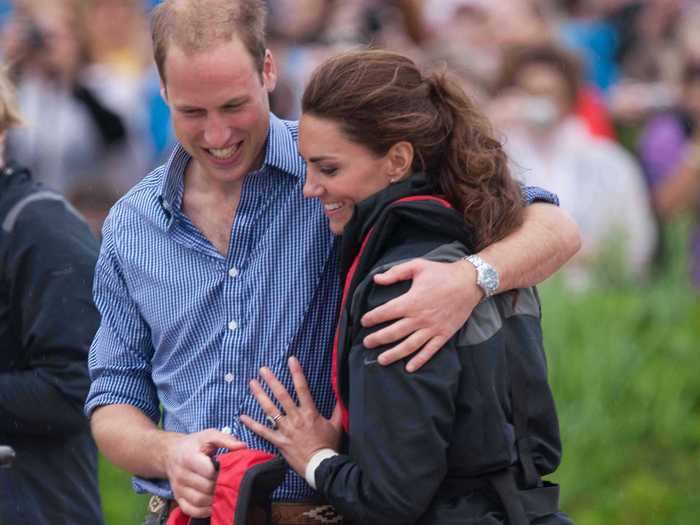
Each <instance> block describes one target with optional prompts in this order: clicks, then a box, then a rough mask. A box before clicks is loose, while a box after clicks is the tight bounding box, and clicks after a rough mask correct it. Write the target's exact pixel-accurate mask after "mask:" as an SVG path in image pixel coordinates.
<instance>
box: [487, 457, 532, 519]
mask: <svg viewBox="0 0 700 525" xmlns="http://www.w3.org/2000/svg"><path fill="white" fill-rule="evenodd" d="M487 479H488V481H489V483H490V484H491V486H492V487H493V489H494V490H495V491H496V492H497V493H498V497H499V498H500V500H501V504H502V505H503V510H505V511H506V516H507V517H508V525H530V520H528V519H527V514H526V513H525V507H523V502H522V500H521V499H520V495H519V494H518V487H517V485H516V484H515V476H514V475H513V470H512V469H505V470H502V471H500V472H496V473H495V474H491V475H490V476H488V477H487Z"/></svg>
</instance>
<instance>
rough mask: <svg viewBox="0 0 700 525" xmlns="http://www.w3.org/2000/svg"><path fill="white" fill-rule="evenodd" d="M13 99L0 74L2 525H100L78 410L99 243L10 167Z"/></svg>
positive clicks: (88, 439) (53, 198) (89, 444)
mask: <svg viewBox="0 0 700 525" xmlns="http://www.w3.org/2000/svg"><path fill="white" fill-rule="evenodd" d="M12 97H13V94H12V90H11V87H10V85H9V82H8V81H7V79H6V78H5V76H4V73H3V72H2V71H0V445H3V446H10V447H12V448H13V449H14V451H15V452H16V457H15V458H14V463H13V465H12V466H11V467H10V468H7V469H0V523H2V524H3V525H29V524H32V525H62V524H63V525H72V524H75V523H86V524H87V523H89V524H101V523H103V521H102V515H101V510H100V499H99V495H98V491H97V449H96V447H95V443H94V441H93V440H92V436H91V435H90V427H89V424H88V420H87V419H86V418H85V416H84V415H83V412H82V405H83V402H84V400H85V396H86V394H87V391H88V386H89V381H88V373H87V366H86V360H87V353H88V347H89V345H90V341H91V340H92V338H93V336H94V334H95V330H96V329H97V325H98V315H97V310H96V309H95V306H94V304H93V302H92V298H91V284H92V279H93V272H94V266H95V261H96V260H97V252H98V243H97V241H96V240H95V238H94V237H93V236H92V235H91V233H90V230H89V229H88V226H87V224H85V222H84V221H83V220H82V219H81V218H80V217H79V216H78V215H77V214H76V213H75V211H74V210H73V209H72V208H71V207H70V206H69V205H68V203H67V202H66V201H65V200H64V199H63V198H62V197H60V196H59V195H57V194H54V193H51V192H48V191H47V190H46V189H45V188H44V187H42V186H41V185H39V184H38V183H36V182H33V181H32V179H31V177H30V175H29V173H28V172H27V170H24V169H21V168H19V167H17V166H14V165H9V164H8V165H5V163H4V161H3V153H2V150H3V146H4V141H5V133H6V131H7V130H8V128H10V127H13V126H15V125H18V124H19V122H20V120H19V115H18V114H17V112H16V109H15V108H14V102H13V99H12ZM5 452H8V450H7V449H5Z"/></svg>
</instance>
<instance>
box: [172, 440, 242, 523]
mask: <svg viewBox="0 0 700 525" xmlns="http://www.w3.org/2000/svg"><path fill="white" fill-rule="evenodd" d="M245 446H246V445H245V444H244V443H242V442H240V441H238V440H237V439H236V438H234V437H232V436H229V435H228V434H224V433H223V432H219V431H218V430H215V429H207V430H203V431H201V432H196V433H194V434H188V435H184V434H182V435H179V436H177V437H176V438H174V439H172V440H171V442H170V443H169V444H168V446H167V450H166V467H165V468H166V473H167V475H168V479H169V480H170V486H171V488H172V490H173V493H174V494H175V499H176V500H177V503H178V505H179V506H180V508H181V509H182V511H183V512H184V513H185V514H187V515H188V516H191V517H193V518H206V517H209V516H211V509H212V502H213V498H214V488H215V486H216V475H217V472H216V469H215V468H214V464H213V463H212V460H211V455H212V454H213V453H214V452H215V451H216V450H217V449H219V448H227V449H229V450H239V449H242V448H245Z"/></svg>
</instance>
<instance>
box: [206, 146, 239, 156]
mask: <svg viewBox="0 0 700 525" xmlns="http://www.w3.org/2000/svg"><path fill="white" fill-rule="evenodd" d="M238 146H239V144H235V145H233V146H230V147H228V148H218V149H214V148H210V149H209V153H211V154H212V155H213V156H214V157H216V158H217V159H227V158H229V157H230V156H231V155H233V154H234V153H236V151H237V150H238Z"/></svg>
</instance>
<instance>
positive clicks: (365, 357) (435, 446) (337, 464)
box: [316, 283, 461, 524]
mask: <svg viewBox="0 0 700 525" xmlns="http://www.w3.org/2000/svg"><path fill="white" fill-rule="evenodd" d="M408 284H410V283H401V284H400V285H397V286H391V287H381V286H377V287H375V288H373V289H372V291H371V292H370V293H369V296H368V297H369V301H368V304H367V307H366V310H369V309H371V308H374V307H375V306H378V305H380V304H383V303H385V302H386V301H388V300H390V299H392V298H393V297H396V296H398V295H400V293H402V292H404V291H405V289H406V288H407V286H408ZM376 329H378V328H375V330H376ZM368 333H369V331H368V330H362V331H361V332H360V333H358V334H357V336H356V337H355V338H354V341H353V346H352V349H351V351H350V352H351V353H350V357H349V359H350V362H349V374H350V385H349V386H350V402H349V407H350V429H349V441H350V456H348V455H340V456H336V457H333V458H329V459H327V460H325V461H323V462H322V463H321V465H320V466H319V467H318V468H317V470H316V485H317V488H318V490H319V491H320V492H321V493H322V494H323V495H324V496H325V497H326V498H327V499H328V501H329V502H330V503H331V504H332V505H333V506H334V507H336V509H337V510H338V511H339V512H340V513H341V514H343V515H344V516H346V517H347V518H349V519H351V520H353V521H354V522H355V523H363V524H399V523H413V522H415V521H416V520H418V518H419V517H420V516H421V514H423V513H424V512H425V510H426V509H427V508H428V505H429V504H430V502H431V501H432V499H433V497H434V495H435V492H436V490H437V488H438V487H439V485H440V484H441V482H442V480H443V478H444V476H445V473H446V471H447V448H448V446H449V443H450V438H451V433H452V426H453V419H454V414H455V404H454V400H455V397H456V393H457V388H458V382H459V376H460V368H461V367H460V362H459V359H458V358H457V354H456V352H454V351H450V350H451V349H450V348H447V347H445V348H443V350H444V351H440V352H438V353H437V355H436V356H435V357H433V358H432V359H431V360H430V361H429V362H428V363H427V364H426V365H424V366H423V367H422V368H421V369H420V370H418V371H417V372H415V373H412V374H409V373H407V372H406V371H405V365H406V361H399V362H397V363H394V364H393V365H390V366H387V367H383V366H381V365H379V364H378V363H377V362H376V358H377V355H378V354H379V353H380V352H381V351H383V350H385V348H381V349H378V350H377V349H373V350H369V349H367V348H365V347H364V346H363V345H362V339H363V337H365V336H366V335H367V334H368ZM451 344H452V342H450V343H448V345H446V346H450V345H451ZM452 350H454V349H452Z"/></svg>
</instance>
